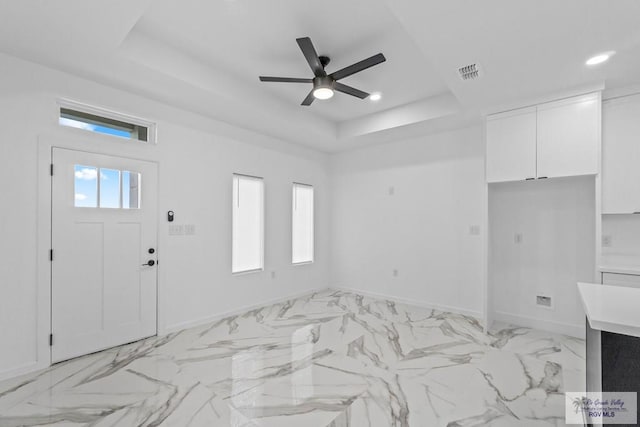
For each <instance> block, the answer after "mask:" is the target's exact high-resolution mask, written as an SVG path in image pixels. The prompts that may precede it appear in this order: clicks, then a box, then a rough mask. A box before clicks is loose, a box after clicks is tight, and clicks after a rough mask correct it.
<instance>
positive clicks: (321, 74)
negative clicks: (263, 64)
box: [260, 37, 387, 105]
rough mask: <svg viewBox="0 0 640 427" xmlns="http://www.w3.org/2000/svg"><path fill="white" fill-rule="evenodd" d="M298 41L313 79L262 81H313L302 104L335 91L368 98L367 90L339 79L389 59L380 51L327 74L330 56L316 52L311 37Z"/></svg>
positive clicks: (324, 97) (272, 78)
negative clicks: (326, 69) (311, 87)
mask: <svg viewBox="0 0 640 427" xmlns="http://www.w3.org/2000/svg"><path fill="white" fill-rule="evenodd" d="M296 41H297V42H298V46H300V50H302V54H303V55H304V57H305V58H306V59H307V62H308V63H309V66H310V67H311V70H312V71H313V74H314V75H315V77H314V78H312V79H304V78H294V77H265V76H260V81H262V82H280V83H313V89H312V90H311V92H309V95H307V97H306V98H305V99H304V101H302V104H301V105H311V103H312V102H313V100H314V99H316V98H318V99H329V98H331V97H332V96H333V92H334V91H338V92H342V93H346V94H348V95H352V96H355V97H357V98H360V99H364V98H367V97H368V96H369V94H368V93H367V92H363V91H361V90H359V89H356V88H354V87H351V86H347V85H345V84H342V83H340V82H338V80H340V79H344V78H345V77H348V76H350V75H352V74H355V73H358V72H360V71H363V70H366V69H367V68H371V67H373V66H374V65H378V64H380V63H381V62H384V61H386V60H387V59H386V58H385V57H384V55H383V54H381V53H379V54H377V55H373V56H372V57H370V58H367V59H364V60H362V61H360V62H356V63H355V64H353V65H349V66H348V67H345V68H343V69H341V70H338V71H336V72H333V73H331V74H327V72H326V71H325V70H324V69H325V67H326V66H327V65H328V64H329V61H330V60H329V57H328V56H318V54H317V53H316V49H315V48H314V47H313V43H311V39H310V38H309V37H302V38H299V39H296Z"/></svg>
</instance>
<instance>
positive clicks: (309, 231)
mask: <svg viewBox="0 0 640 427" xmlns="http://www.w3.org/2000/svg"><path fill="white" fill-rule="evenodd" d="M292 205H293V213H292V220H291V225H292V233H291V235H292V245H291V249H292V250H291V254H292V256H291V261H292V262H293V263H294V264H302V263H309V262H313V234H314V230H313V187H312V186H310V185H306V184H297V183H294V184H293V203H292Z"/></svg>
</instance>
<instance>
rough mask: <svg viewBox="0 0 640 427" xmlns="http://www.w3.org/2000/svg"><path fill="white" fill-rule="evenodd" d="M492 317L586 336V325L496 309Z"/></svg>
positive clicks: (581, 336)
mask: <svg viewBox="0 0 640 427" xmlns="http://www.w3.org/2000/svg"><path fill="white" fill-rule="evenodd" d="M491 319H492V320H494V321H498V322H504V323H509V324H512V325H517V326H524V327H526V328H533V329H540V330H543V331H548V332H553V333H556V334H562V335H570V336H572V337H576V338H582V339H584V337H585V327H584V325H572V324H571V323H564V322H556V321H553V320H544V319H536V318H535V317H528V316H522V315H519V314H513V313H505V312H503V311H496V312H493V313H491Z"/></svg>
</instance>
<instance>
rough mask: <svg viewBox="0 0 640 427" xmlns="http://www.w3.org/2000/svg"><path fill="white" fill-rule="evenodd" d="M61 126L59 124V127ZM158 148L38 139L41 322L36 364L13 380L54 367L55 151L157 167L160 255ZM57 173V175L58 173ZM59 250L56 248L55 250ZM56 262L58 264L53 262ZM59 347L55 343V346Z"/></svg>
mask: <svg viewBox="0 0 640 427" xmlns="http://www.w3.org/2000/svg"><path fill="white" fill-rule="evenodd" d="M56 126H57V123H56ZM156 147H157V146H156V145H155V144H144V143H139V142H137V141H130V140H126V139H120V138H118V137H113V136H110V135H100V134H94V133H91V132H87V131H85V130H82V129H73V128H69V129H66V128H58V127H56V128H51V130H47V132H46V133H42V134H39V135H38V137H37V156H38V161H37V182H38V188H37V199H38V202H37V224H36V230H37V233H36V234H37V244H36V247H37V255H36V275H37V277H36V283H37V285H36V300H37V304H36V305H37V319H36V330H35V339H36V343H35V355H34V356H35V363H33V362H31V363H27V364H25V365H24V366H23V367H21V368H20V369H19V370H17V371H14V372H11V376H17V375H20V374H24V373H27V372H32V371H35V370H39V369H44V368H47V367H49V366H51V364H52V349H51V346H50V345H49V336H50V334H51V331H52V318H51V316H52V306H51V303H52V292H51V286H52V274H51V273H52V264H51V263H52V261H50V259H49V253H50V252H49V251H50V249H51V248H52V245H53V242H52V231H53V223H52V202H53V199H52V189H53V181H52V176H51V173H50V171H51V169H50V168H51V164H52V160H53V149H54V148H62V149H67V150H75V151H84V152H89V153H95V154H103V155H108V156H116V157H125V158H130V159H134V160H141V161H145V162H151V163H155V164H156V165H157V168H158V182H157V183H156V188H157V191H158V198H157V199H158V206H157V207H156V208H157V209H156V212H157V222H156V224H157V225H156V241H157V247H156V248H157V250H158V254H161V253H162V252H161V249H162V247H163V246H164V241H161V239H160V238H161V236H160V233H159V228H160V218H161V215H160V197H159V195H160V178H159V176H160V162H159V158H158V157H159V156H158V150H157V148H156ZM54 173H55V171H54ZM54 249H55V248H54ZM53 262H55V261H53ZM162 277H163V273H162V269H161V267H160V265H157V273H156V295H157V297H156V334H157V335H160V334H161V333H162V329H163V328H162V325H164V320H163V319H164V310H162V307H163V306H164V304H163V303H162V302H163V301H164V293H163V292H162V291H161V289H162V286H161V283H162V282H163V280H162ZM54 345H55V342H54Z"/></svg>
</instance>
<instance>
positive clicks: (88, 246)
mask: <svg viewBox="0 0 640 427" xmlns="http://www.w3.org/2000/svg"><path fill="white" fill-rule="evenodd" d="M53 163H54V170H55V174H54V176H53V185H52V243H53V249H54V260H53V262H52V272H51V274H52V283H51V286H52V290H51V291H52V302H51V303H52V307H51V308H52V333H53V335H54V345H53V347H52V353H51V356H52V361H53V362H58V361H61V360H65V359H69V358H72V357H76V356H80V355H83V354H87V353H91V352H95V351H99V350H103V349H105V348H109V347H113V346H116V345H120V344H124V343H127V342H131V341H136V340H139V339H141V338H145V337H148V336H152V335H155V334H156V311H157V304H156V295H157V273H156V269H157V266H156V265H154V266H147V265H143V264H146V263H147V261H148V260H149V259H153V260H154V261H155V260H156V255H157V251H156V252H155V253H154V254H153V255H151V254H149V253H148V250H149V248H154V249H156V240H157V165H156V164H155V163H151V162H144V161H140V160H133V159H127V158H122V157H116V156H106V155H101V154H94V153H87V152H82V151H75V150H67V149H61V148H54V149H53ZM130 172H133V173H130ZM138 174H140V175H139V179H138ZM131 177H135V178H131ZM85 193H86V194H85ZM138 201H139V202H140V203H139V205H140V208H139V209H128V207H129V206H137V205H138ZM85 206H91V207H85Z"/></svg>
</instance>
